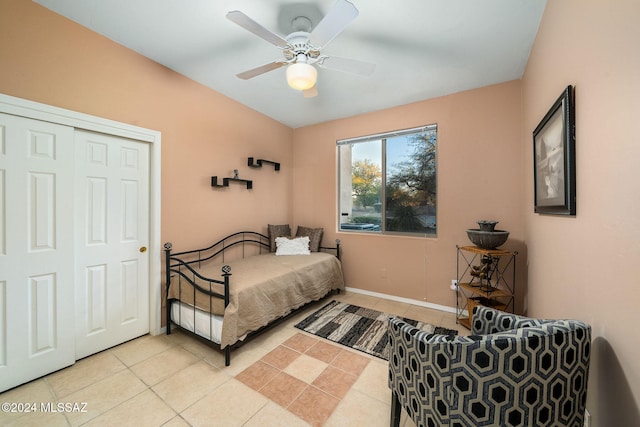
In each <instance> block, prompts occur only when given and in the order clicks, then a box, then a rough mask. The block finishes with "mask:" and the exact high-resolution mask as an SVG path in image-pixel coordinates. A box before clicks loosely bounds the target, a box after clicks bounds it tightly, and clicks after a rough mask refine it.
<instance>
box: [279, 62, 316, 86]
mask: <svg viewBox="0 0 640 427" xmlns="http://www.w3.org/2000/svg"><path fill="white" fill-rule="evenodd" d="M317 78H318V71H316V69H315V67H314V66H312V65H309V64H307V63H306V62H297V63H295V64H291V65H289V66H288V67H287V83H289V86H291V87H292V88H294V89H296V90H307V89H310V88H312V87H313V86H314V85H315V84H316V79H317Z"/></svg>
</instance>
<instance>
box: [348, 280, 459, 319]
mask: <svg viewBox="0 0 640 427" xmlns="http://www.w3.org/2000/svg"><path fill="white" fill-rule="evenodd" d="M345 290H346V291H347V292H353V293H354V294H363V295H369V296H372V297H377V298H383V299H388V300H391V301H398V302H404V303H406V304H413V305H418V306H420V307H426V308H432V309H434V310H440V311H446V312H447V313H454V314H455V312H456V308H455V307H448V306H446V305H440V304H433V303H431V302H425V301H418V300H415V299H410V298H403V297H397V296H395V295H388V294H382V293H379V292H371V291H365V290H364V289H358V288H352V287H350V286H346V287H345Z"/></svg>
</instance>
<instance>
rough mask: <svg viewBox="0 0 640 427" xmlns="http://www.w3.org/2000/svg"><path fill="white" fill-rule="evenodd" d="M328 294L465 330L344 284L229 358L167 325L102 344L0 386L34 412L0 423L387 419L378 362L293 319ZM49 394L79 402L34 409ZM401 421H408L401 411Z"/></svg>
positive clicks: (52, 399) (408, 425) (383, 368)
mask: <svg viewBox="0 0 640 427" xmlns="http://www.w3.org/2000/svg"><path fill="white" fill-rule="evenodd" d="M331 298H333V299H336V300H340V301H344V302H349V303H351V304H356V305H360V306H362V307H368V308H373V309H376V310H379V311H383V312H386V313H390V314H396V315H400V316H404V317H408V318H412V319H415V320H421V321H424V322H429V323H431V324H434V325H437V326H444V327H447V328H451V329H457V330H458V331H459V333H460V334H464V335H466V334H468V331H467V330H466V329H465V328H464V327H462V326H461V325H456V322H455V316H454V314H453V313H447V312H442V311H438V310H432V309H428V308H424V307H420V306H416V305H411V304H405V303H401V302H396V301H390V300H386V299H380V298H376V297H372V296H368V295H363V294H357V293H353V292H343V293H341V294H340V295H335V296H333V297H330V298H328V299H326V300H323V301H320V302H318V303H315V304H312V305H310V306H309V307H307V308H306V309H305V310H303V311H301V312H299V313H297V314H296V315H295V316H292V317H291V318H289V319H287V320H286V321H284V322H282V323H280V324H278V325H277V326H275V327H274V328H272V329H270V330H268V331H266V332H264V333H263V334H261V335H259V336H258V337H256V338H254V339H253V340H251V341H250V342H248V343H247V344H245V345H243V346H242V347H240V348H239V349H237V350H235V351H232V353H231V366H229V367H225V366H224V357H223V354H222V353H221V352H220V351H219V350H215V349H213V348H211V347H210V346H208V345H207V344H205V343H203V342H201V341H199V340H197V339H195V338H193V337H192V336H189V335H186V334H183V333H180V332H177V331H175V329H174V332H173V333H172V334H171V335H169V336H166V335H160V336H155V337H152V336H149V335H147V336H143V337H140V338H138V339H135V340H133V341H129V342H127V343H124V344H122V345H119V346H117V347H114V348H112V349H109V350H105V351H103V352H101V353H98V354H96V355H93V356H90V357H87V358H85V359H82V360H80V361H78V362H76V364H75V365H73V366H70V367H68V368H66V369H63V370H61V371H58V372H55V373H53V374H50V375H47V376H46V377H43V378H40V379H38V380H34V381H32V382H30V383H28V384H25V385H23V386H20V387H17V388H14V389H12V390H9V391H7V392H5V393H1V394H0V402H16V403H35V404H36V408H37V409H38V412H35V413H2V412H0V425H3V426H5V425H10V426H14V425H15V426H115V425H117V426H136V427H147V426H171V427H173V426H176V427H177V426H222V427H233V426H248V427H253V426H256V427H258V426H259V427H265V426H267V427H270V426H286V427H295V426H330V427H334V426H336V427H337V426H340V427H345V426H358V427H359V426H363V425H366V426H369V427H375V426H388V425H389V417H390V400H391V392H390V391H389V388H388V386H387V369H388V366H387V362H385V361H384V360H381V359H378V358H376V357H373V356H369V355H367V354H365V353H361V352H358V351H354V350H351V349H347V348H346V347H343V346H340V345H337V344H333V343H330V342H328V341H325V340H322V339H319V338H317V337H314V336H313V335H309V334H306V333H304V332H301V331H300V330H298V329H296V328H295V327H294V326H293V325H295V324H296V323H297V322H299V321H300V320H302V319H303V318H305V317H306V316H308V315H309V314H310V313H312V312H313V311H315V310H317V309H318V308H320V307H322V306H323V305H324V304H326V303H327V302H328V301H330V300H331ZM57 402H63V403H67V404H71V405H70V406H69V408H70V409H74V410H82V409H84V410H85V411H73V412H51V411H50V412H41V411H40V410H39V409H40V407H41V403H44V404H47V403H52V404H54V407H55V403H57ZM76 403H77V404H79V405H77V406H75V407H74V406H73V404H76ZM84 403H86V406H85V407H83V406H82V405H83V404H84ZM401 426H403V427H412V426H413V423H412V422H411V421H410V420H407V419H406V417H405V416H404V415H403V419H402V422H401Z"/></svg>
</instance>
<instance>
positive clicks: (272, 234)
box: [267, 224, 291, 252]
mask: <svg viewBox="0 0 640 427" xmlns="http://www.w3.org/2000/svg"><path fill="white" fill-rule="evenodd" d="M267 230H268V231H269V243H270V245H271V252H275V251H276V249H277V247H276V237H291V228H290V227H289V224H282V225H273V224H268V225H267Z"/></svg>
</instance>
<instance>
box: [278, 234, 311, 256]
mask: <svg viewBox="0 0 640 427" xmlns="http://www.w3.org/2000/svg"><path fill="white" fill-rule="evenodd" d="M310 254H311V251H310V250H309V236H304V237H296V238H295V239H289V238H287V237H276V255H310Z"/></svg>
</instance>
